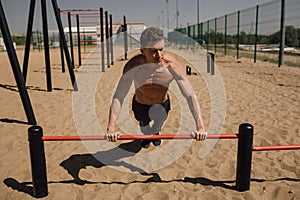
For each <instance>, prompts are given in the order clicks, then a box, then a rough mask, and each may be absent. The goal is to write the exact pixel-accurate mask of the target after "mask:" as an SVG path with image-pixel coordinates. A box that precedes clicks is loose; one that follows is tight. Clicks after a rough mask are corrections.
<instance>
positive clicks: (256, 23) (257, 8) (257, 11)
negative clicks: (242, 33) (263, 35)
mask: <svg viewBox="0 0 300 200" xmlns="http://www.w3.org/2000/svg"><path fill="white" fill-rule="evenodd" d="M258 13H259V5H257V6H256V21H255V41H254V42H255V44H254V63H256V53H257V41H258Z"/></svg>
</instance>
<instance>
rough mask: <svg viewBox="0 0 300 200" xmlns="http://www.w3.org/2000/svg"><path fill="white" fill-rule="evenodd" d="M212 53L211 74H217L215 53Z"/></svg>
mask: <svg viewBox="0 0 300 200" xmlns="http://www.w3.org/2000/svg"><path fill="white" fill-rule="evenodd" d="M209 54H210V60H211V64H210V65H211V67H210V68H211V72H210V74H211V75H215V54H213V53H209Z"/></svg>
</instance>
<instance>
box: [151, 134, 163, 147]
mask: <svg viewBox="0 0 300 200" xmlns="http://www.w3.org/2000/svg"><path fill="white" fill-rule="evenodd" d="M155 135H159V133H156V134H155ZM152 143H153V145H154V146H159V145H161V140H160V139H159V140H152Z"/></svg>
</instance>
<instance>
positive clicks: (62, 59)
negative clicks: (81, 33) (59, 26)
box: [58, 9, 66, 73]
mask: <svg viewBox="0 0 300 200" xmlns="http://www.w3.org/2000/svg"><path fill="white" fill-rule="evenodd" d="M58 11H59V17H60V9H58ZM58 37H59V48H60V60H61V71H62V73H65V72H66V69H65V57H64V48H63V42H62V39H61V36H60V34H59V35H58Z"/></svg>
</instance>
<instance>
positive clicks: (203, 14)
mask: <svg viewBox="0 0 300 200" xmlns="http://www.w3.org/2000/svg"><path fill="white" fill-rule="evenodd" d="M0 1H1V2H2V6H3V8H4V13H5V15H6V19H7V22H8V24H9V28H10V31H11V32H12V33H20V34H22V33H26V29H27V23H28V14H29V4H30V0H0ZM46 1H47V16H48V27H49V30H56V29H57V25H56V23H55V18H54V15H53V9H52V4H51V0H46ZM271 1H274V0H57V3H58V6H59V8H60V9H99V8H100V7H103V10H104V11H108V13H109V14H112V16H113V21H114V23H119V22H122V20H123V16H124V15H125V16H126V19H127V22H143V23H145V24H146V25H148V26H150V25H156V26H160V27H164V28H167V24H168V23H167V21H168V20H167V19H169V28H170V29H173V28H175V27H176V17H175V16H176V10H177V9H176V5H177V2H178V11H179V17H178V27H180V26H183V27H185V26H186V25H187V23H189V24H196V23H197V19H198V11H199V21H200V22H205V21H207V20H210V19H214V18H216V17H220V16H224V15H225V14H230V13H233V12H236V11H238V10H243V9H248V8H252V7H255V6H256V5H261V4H264V3H267V2H271ZM198 2H199V8H198V7H197V5H198ZM168 16H169V17H168ZM72 20H73V19H72ZM74 20H75V19H74ZM62 21H63V23H64V25H65V26H67V16H64V15H62ZM72 23H73V22H72ZM74 23H75V21H74ZM33 29H34V30H36V29H39V30H41V29H42V17H41V1H40V0H36V8H35V15H34V27H33Z"/></svg>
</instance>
